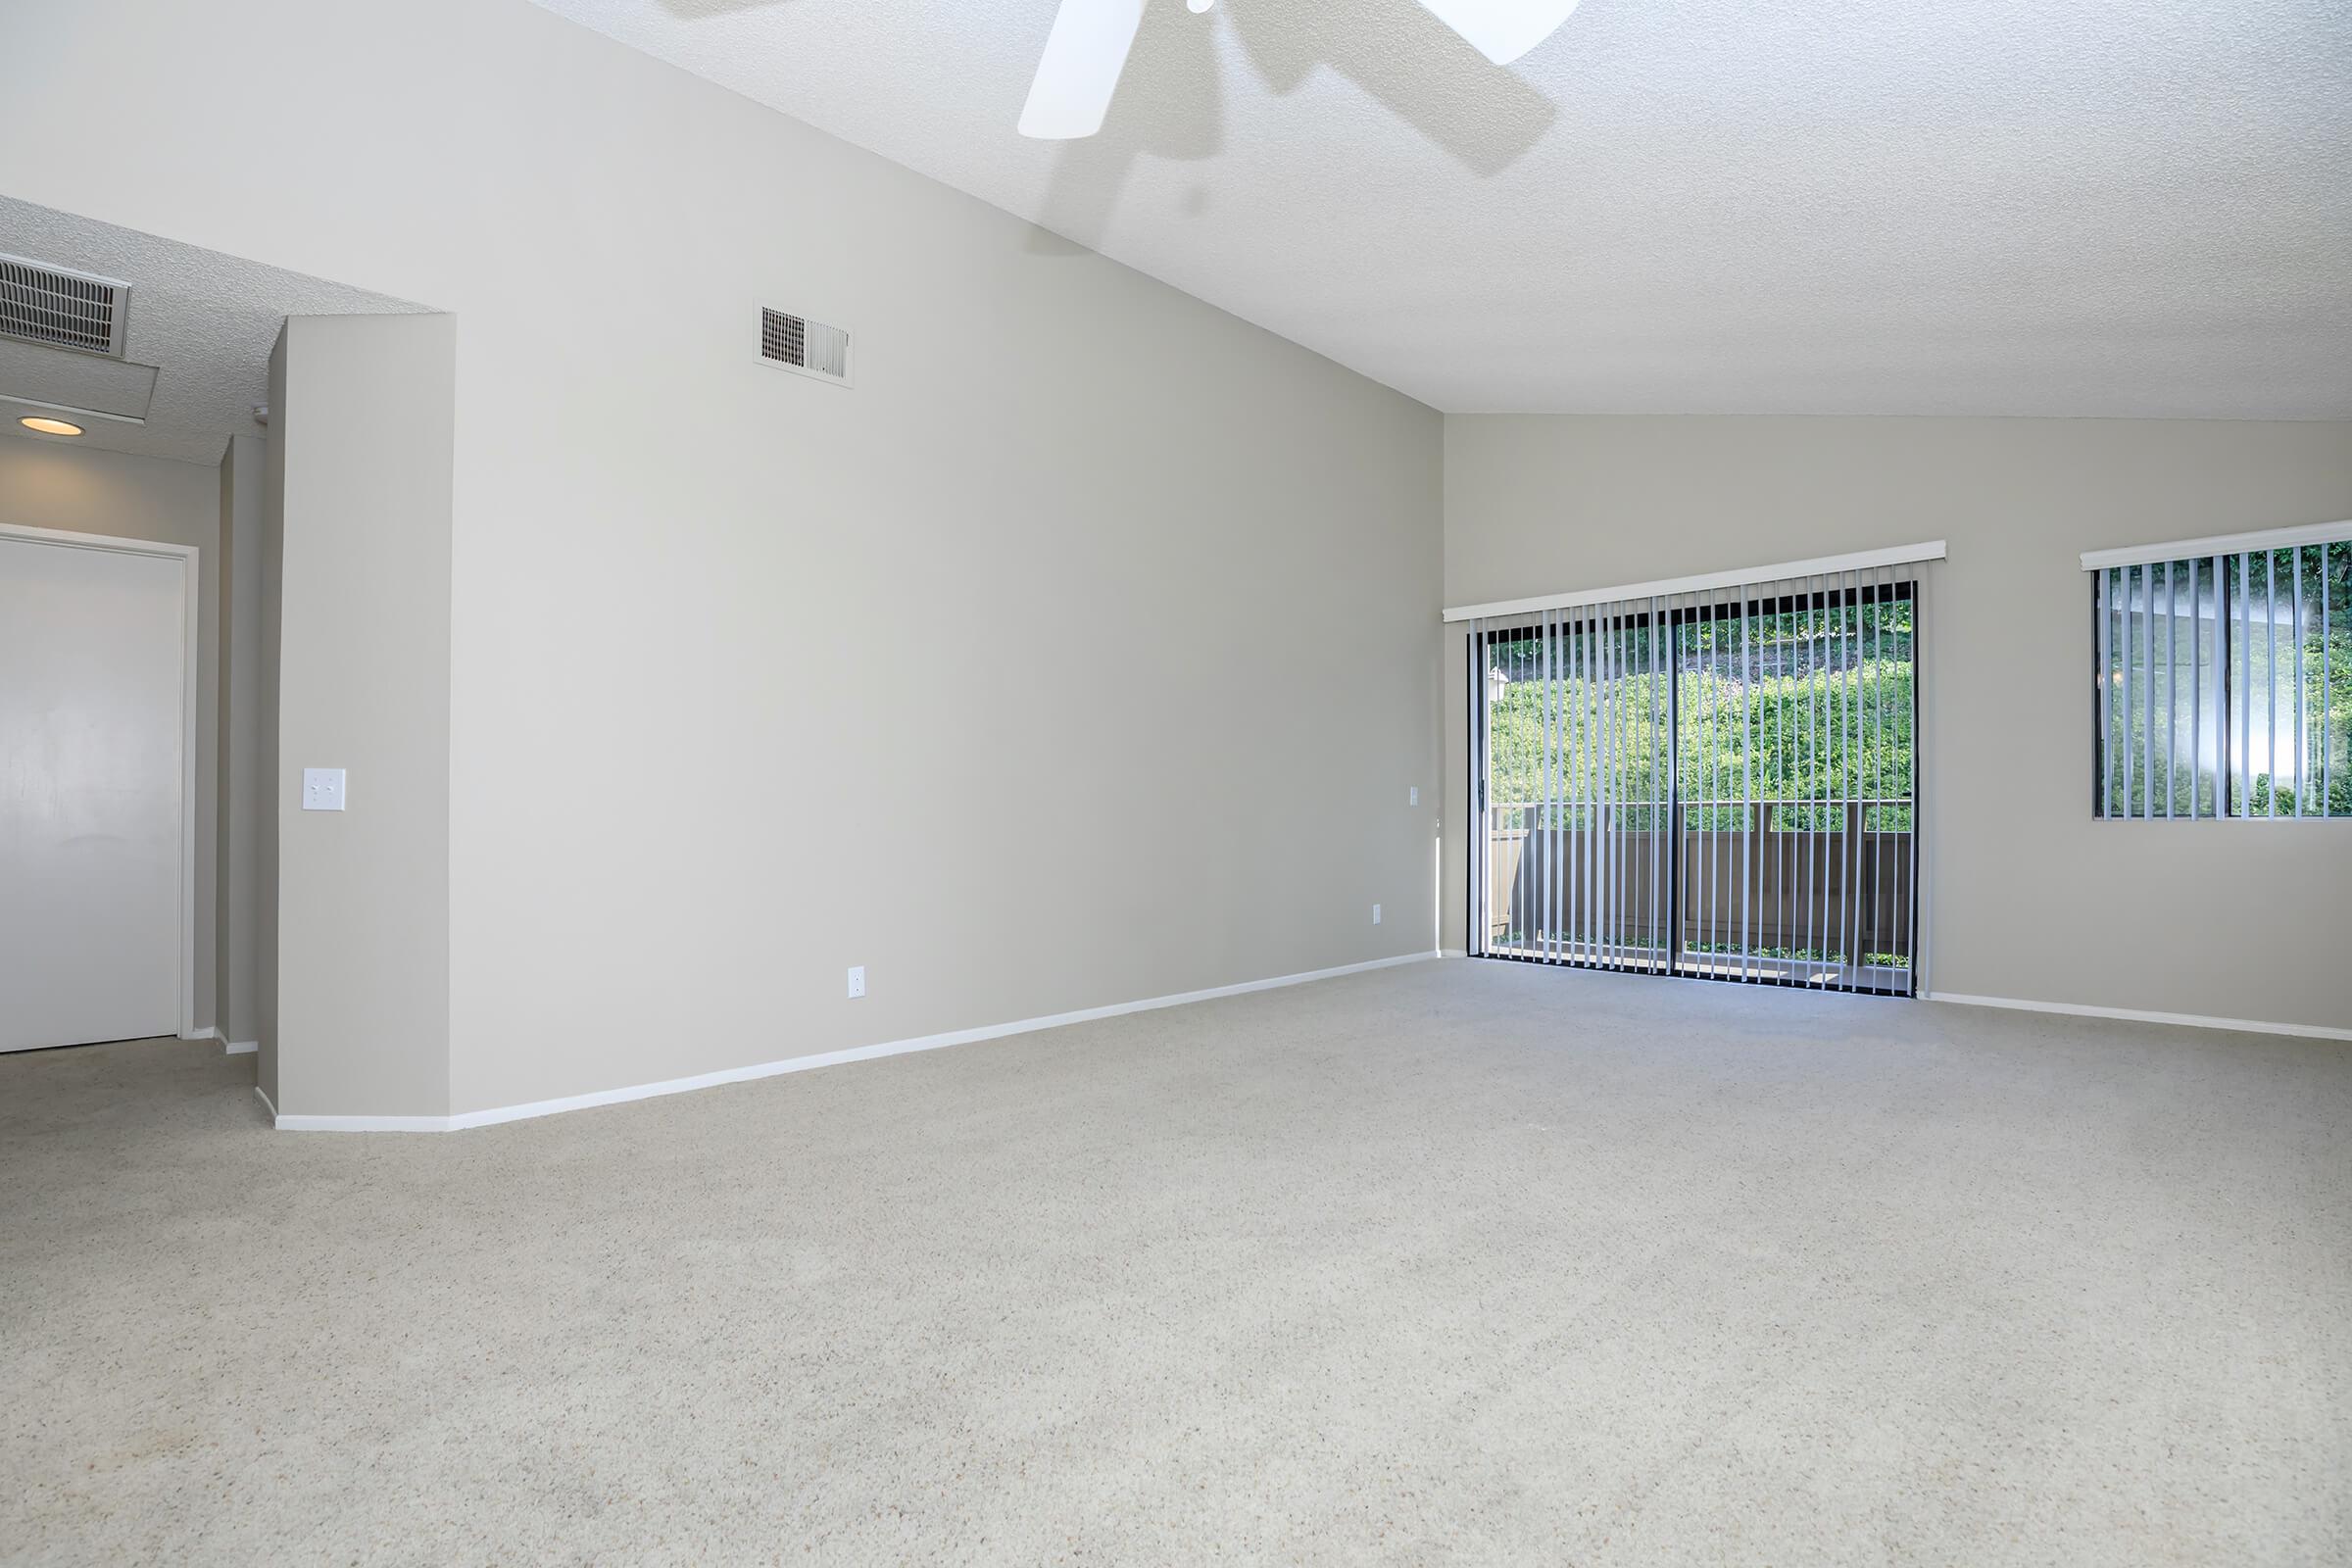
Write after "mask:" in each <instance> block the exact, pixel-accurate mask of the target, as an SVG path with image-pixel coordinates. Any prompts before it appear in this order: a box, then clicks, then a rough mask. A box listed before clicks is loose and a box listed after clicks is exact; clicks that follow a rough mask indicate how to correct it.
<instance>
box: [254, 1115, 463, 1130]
mask: <svg viewBox="0 0 2352 1568" xmlns="http://www.w3.org/2000/svg"><path fill="white" fill-rule="evenodd" d="M277 1130H278V1131H279V1132H281V1133H445V1132H448V1131H449V1130H450V1118H449V1117H447V1116H304V1115H300V1114H295V1115H288V1114H287V1113H286V1112H284V1111H282V1110H281V1111H279V1112H278V1113H277Z"/></svg>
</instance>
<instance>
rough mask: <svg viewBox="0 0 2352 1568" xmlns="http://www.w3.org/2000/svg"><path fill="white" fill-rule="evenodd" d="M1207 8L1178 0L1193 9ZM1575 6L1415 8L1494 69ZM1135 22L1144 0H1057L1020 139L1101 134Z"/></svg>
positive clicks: (1515, 1)
mask: <svg viewBox="0 0 2352 1568" xmlns="http://www.w3.org/2000/svg"><path fill="white" fill-rule="evenodd" d="M1215 3H1216V0H1185V5H1186V6H1187V7H1188V8H1189V9H1191V10H1193V11H1196V12H1199V11H1206V10H1207V9H1208V8H1209V7H1210V6H1212V5H1214V4H1215ZM1310 3H1312V0H1310ZM1576 5H1577V0H1421V8H1422V9H1423V10H1425V11H1427V12H1428V13H1429V14H1430V15H1431V16H1434V17H1436V18H1437V19H1438V20H1439V21H1440V22H1443V23H1445V24H1446V25H1447V26H1448V27H1451V28H1452V29H1453V30H1454V31H1456V32H1458V33H1460V34H1461V35H1462V37H1463V38H1464V39H1465V40H1466V41H1468V42H1469V43H1470V45H1471V46H1472V47H1473V48H1475V49H1477V50H1478V52H1479V53H1480V54H1482V55H1485V56H1486V57H1487V58H1488V59H1489V60H1492V61H1494V62H1495V64H1496V65H1498V66H1507V65H1509V64H1510V63H1511V62H1512V61H1514V60H1516V59H1518V58H1519V57H1520V56H1521V55H1523V54H1525V53H1527V52H1528V51H1529V50H1530V49H1533V48H1534V47H1535V46H1536V45H1538V44H1540V43H1542V42H1543V41H1544V39H1546V38H1548V37H1550V36H1551V35H1552V33H1553V31H1554V30H1556V29H1557V28H1558V27H1559V25H1560V24H1561V23H1563V22H1565V21H1567V20H1568V13H1569V12H1571V11H1574V10H1575V9H1576ZM1143 20H1144V0H1061V9H1060V10H1059V11H1057V12H1056V13H1054V30H1053V31H1052V32H1051V33H1049V34H1047V36H1046V52H1045V55H1044V57H1043V58H1042V59H1040V60H1039V61H1038V63H1037V78H1036V79H1035V80H1034V81H1032V82H1031V83H1030V84H1029V101H1028V103H1026V104H1025V105H1023V106H1022V108H1021V134H1022V135H1024V136H1035V137H1038V138H1039V139H1041V140H1045V141H1068V140H1071V139H1074V138H1076V137H1080V136H1092V135H1093V134H1094V133H1095V132H1096V131H1098V130H1101V129H1102V128H1103V114H1104V113H1105V112H1106V111H1107V110H1108V109H1109V108H1110V95H1111V94H1112V93H1113V92H1115V91H1116V90H1117V89H1118V85H1119V73H1120V72H1121V71H1124V70H1125V69H1126V67H1127V51H1128V50H1129V49H1130V48H1132V47H1133V46H1134V44H1135V29H1136V27H1137V26H1138V25H1140V24H1141V23H1142V22H1143Z"/></svg>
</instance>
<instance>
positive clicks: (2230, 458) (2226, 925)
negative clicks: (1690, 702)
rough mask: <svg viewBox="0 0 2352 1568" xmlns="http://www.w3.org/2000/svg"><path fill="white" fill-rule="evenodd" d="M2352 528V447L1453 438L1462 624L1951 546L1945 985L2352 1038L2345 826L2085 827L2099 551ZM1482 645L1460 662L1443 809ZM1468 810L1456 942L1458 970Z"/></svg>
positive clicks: (2093, 430)
mask: <svg viewBox="0 0 2352 1568" xmlns="http://www.w3.org/2000/svg"><path fill="white" fill-rule="evenodd" d="M2343 517H2352V425H2344V424H2319V423H2311V424H2283V423H2280V424H2266V423H2222V422H2196V421H2132V420H2093V419H1712V418H1682V419H1677V418H1584V417H1561V416H1534V415H1470V416H1460V415H1457V416H1452V417H1448V418H1447V419H1446V595H1445V597H1446V603H1447V604H1475V603H1479V602H1483V601H1493V600H1498V599H1509V598H1516V597H1522V596H1526V595H1532V594H1539V593H1548V592H1552V591H1555V590H1566V589H1574V588H1580V587H1605V586H1608V585H1610V584H1613V583H1627V582H1639V581H1644V580H1649V579H1654V578H1660V577H1670V576H1676V575H1681V574H1684V573H1689V572H1698V571H1711V570H1718V569H1724V568H1729V567H1736V566H1743V565H1765V564H1773V563H1776V562H1784V561H1791V560H1797V559H1802V558H1805V557H1810V556H1821V555H1830V554H1835V553H1838V552H1841V551H1848V550H1860V549H1867V548H1870V547H1872V546H1878V545H1894V544H1907V543H1910V542H1913V541H1915V540H1923V539H1938V538H1940V539H1947V540H1948V541H1949V542H1950V548H1951V559H1950V561H1949V562H1948V563H1947V564H1945V565H1944V566H1943V567H1941V568H1940V569H1939V574H1938V578H1937V581H1936V587H1935V600H1934V603H1933V606H1932V609H1933V611H1934V613H1935V623H1934V626H1933V627H1932V629H1931V633H1930V648H1929V652H1928V658H1929V660H1930V664H1929V669H1928V678H1929V680H1930V682H1931V683H1932V689H1933V698H1932V701H1933V704H1934V709H1933V712H1932V714H1931V723H1932V726H1933V727H1932V732H1931V733H1930V735H1929V736H1928V738H1927V745H1928V751H1929V762H1928V768H1927V772H1926V776H1925V778H1924V780H1923V784H1924V788H1925V791H1926V815H1927V823H1928V833H1929V845H1928V853H1929V854H1930V855H1932V856H1933V857H1934V859H1935V863H1936V878H1935V881H1934V883H1933V884H1932V886H1931V888H1930V896H1931V898H1932V900H1933V911H1932V918H1933V921H1934V924H1933V926H1932V928H1931V929H1932V932H1933V941H1934V943H1935V954H1934V971H1933V977H1932V984H1933V985H1934V986H1935V988H1936V990H1937V991H1940V992H1954V993H1962V994H1972V995H1978V996H1993V997H2005V998H2013V999H2020V1000H2026V1001H2034V1002H2057V1003H2075V1004H2083V1005H2092V1006H2110V1007H2128V1008H2139V1009H2146V1010H2151V1011H2159V1012H2180V1013H2190V1014H2197V1015H2201V1016H2218V1017H2227V1018H2244V1019H2257V1020H2266V1021H2272V1022H2278V1023H2291V1024H2316V1025H2321V1026H2324V1027H2325V1026H2333V1027H2338V1028H2341V1027H2346V1026H2352V966H2347V965H2346V963H2345V961H2344V931H2345V926H2344V919H2345V913H2346V907H2347V906H2346V894H2345V890H2346V889H2347V888H2352V823H2345V822H2334V821H2331V822H2325V823H2309V822H2307V823H2301V824H2291V823H2290V824H2285V825H2278V824H2271V823H2229V822H2202V823H2195V824H2190V823H2165V822H2099V821H2094V820H2092V819H2091V816H2090V804H2089V803H2090V737H2089V733H2088V723H2089V721H2088V717H2087V705H2088V696H2087V689H2088V681H2089V670H2090V661H2091V649H2090V630H2091V626H2090V608H2089V599H2088V594H2089V587H2088V580H2087V578H2086V577H2085V576H2084V575H2083V573H2082V571H2081V570H2080V568H2079V565H2078V563H2077V560H2076V558H2077V556H2079V555H2080V554H2081V553H2082V552H2083V551H2085V550H2095V549H2104V548H2108V547H2112V546H2121V545H2135V544H2144V543H2154V542H2161V541H2164V540H2168V539H2180V538H2189V537H2194V536H2197V535H2203V534H2213V533H2227V532H2232V531H2238V530H2243V529H2249V528H2260V527H2268V526H2273V525H2284V524H2292V523H2309V522H2325V521H2332V520H2335V519H2338V518H2343ZM1463 658H1464V643H1463V639H1462V638H1461V637H1459V636H1449V637H1447V639H1446V665H1445V677H1444V681H1443V691H1444V694H1445V698H1446V705H1447V706H1446V736H1447V738H1448V747H1449V755H1448V760H1447V763H1446V780H1447V783H1448V785H1449V799H1451V800H1453V801H1456V802H1458V801H1459V800H1461V798H1462V783H1461V781H1462V779H1463V776H1464V768H1465V766H1466V760H1465V759H1464V756H1463V752H1462V745H1461V741H1460V738H1459V737H1460V731H1461V728H1462V718H1461V713H1462V708H1463V682H1464V669H1463ZM1460 826H1461V822H1460V814H1459V813H1458V812H1449V813H1448V816H1447V821H1446V827H1447V844H1448V849H1447V856H1446V876H1445V881H1444V887H1445V889H1446V900H1447V920H1446V933H1447V934H1446V946H1447V947H1449V948H1458V947H1459V946H1461V931H1462V917H1461V912H1460V911H1461V903H1462V893H1461V881H1462V877H1461V869H1460V867H1461V860H1460V842H1459V828H1460Z"/></svg>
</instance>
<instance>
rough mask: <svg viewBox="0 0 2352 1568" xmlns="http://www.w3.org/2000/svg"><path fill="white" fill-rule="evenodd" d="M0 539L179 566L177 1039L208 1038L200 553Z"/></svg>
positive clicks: (65, 537)
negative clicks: (199, 982) (200, 929)
mask: <svg viewBox="0 0 2352 1568" xmlns="http://www.w3.org/2000/svg"><path fill="white" fill-rule="evenodd" d="M0 539H22V540H25V541H26V542H28V543H31V544H44V545H57V546H61V547H63V548H65V549H68V550H103V551H109V552H112V553H113V554H116V555H123V556H155V557H159V558H161V559H163V560H166V561H176V562H178V563H179V575H180V587H181V597H180V605H181V609H180V648H179V910H178V913H179V1037H180V1038H181V1039H182V1040H195V1039H200V1038H209V1037H205V1036H200V1035H199V1034H198V1032H197V1029H196V832H197V824H196V779H197V767H196V740H197V736H196V690H197V678H196V677H197V673H198V668H199V666H200V665H201V664H202V663H203V661H204V637H203V631H204V622H203V613H204V600H203V595H202V594H201V593H200V592H199V585H200V584H201V582H202V580H203V577H202V571H201V566H200V562H201V557H202V554H203V552H202V551H200V550H199V549H198V548H197V547H196V546H195V545H174V544H165V543H163V542H161V541H159V540H154V539H124V538H119V537H117V536H116V535H114V534H107V533H73V532H69V531H68V530H66V529H63V528H33V527H28V526H25V525H24V524H22V523H10V522H0Z"/></svg>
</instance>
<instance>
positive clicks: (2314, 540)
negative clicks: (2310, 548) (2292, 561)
mask: <svg viewBox="0 0 2352 1568" xmlns="http://www.w3.org/2000/svg"><path fill="white" fill-rule="evenodd" d="M2345 539H2352V518H2347V519H2346V520H2344V521H2342V522H2314V523H2309V524H2306V525H2305V526H2303V527H2299V528H2257V529H2255V530H2254V531H2253V532H2252V533H2217V534H2212V535H2209V536H2207V537H2206V538H2203V539H2176V540H2173V541H2172V542H2171V543H2169V544H2161V545H2125V546H2123V547H2122V548H2120V549H2116V550H2085V551H2083V552H2082V569H2083V570H2084V571H2105V570H2106V569H2107V568H2108V567H2110V566H2159V565H2162V564H2164V563H2166V562H2168V561H2194V560H2201V559H2203V558H2204V557H2207V556H2236V555H2243V554H2245V553H2246V552H2248V551H2254V550H2293V549H2295V548H2297V547H2299V546H2302V545H2331V544H2335V543H2337V542H2338V541H2340V540H2345Z"/></svg>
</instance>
